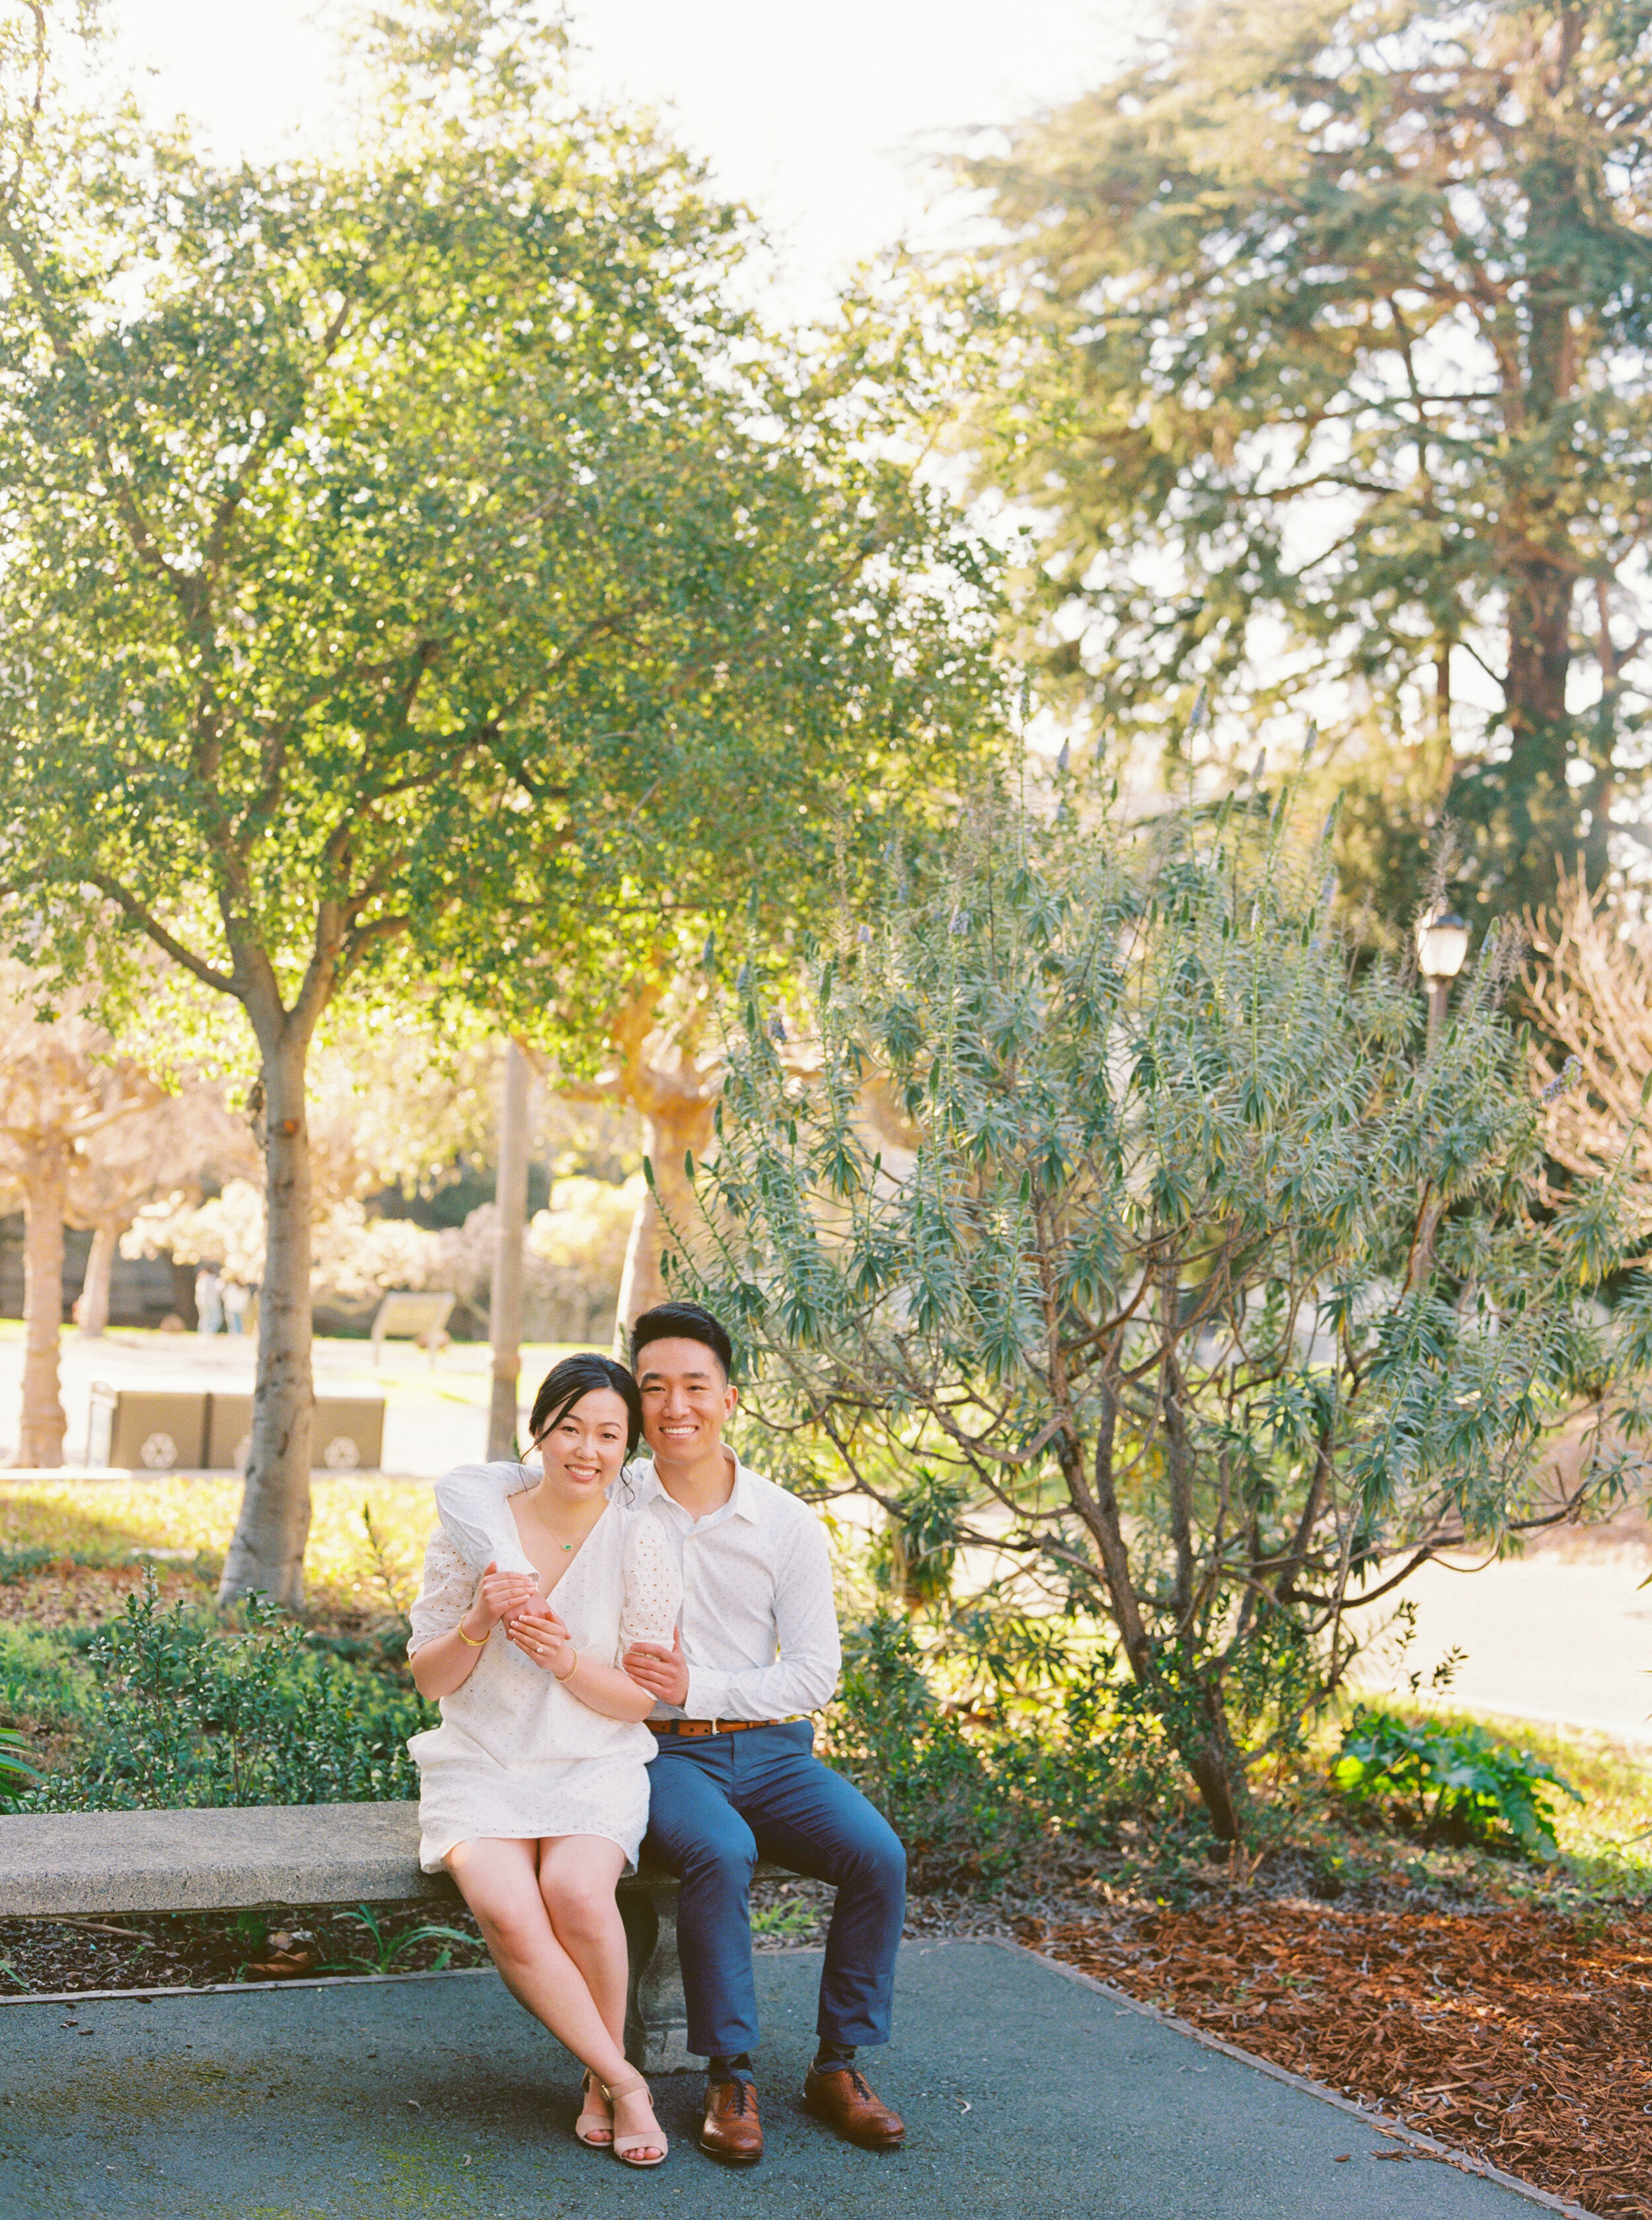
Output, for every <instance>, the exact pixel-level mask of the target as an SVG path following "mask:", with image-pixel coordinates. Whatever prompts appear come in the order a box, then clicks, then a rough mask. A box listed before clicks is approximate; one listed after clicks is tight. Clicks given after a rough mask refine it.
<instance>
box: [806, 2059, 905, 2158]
mask: <svg viewBox="0 0 1652 2220" xmlns="http://www.w3.org/2000/svg"><path fill="white" fill-rule="evenodd" d="M803 2104H804V2106H805V2109H806V2110H807V2111H811V2112H813V2113H814V2116H815V2117H816V2118H817V2119H820V2120H824V2121H825V2122H826V2125H827V2126H828V2127H832V2128H836V2130H838V2134H839V2135H840V2136H846V2137H847V2138H848V2140H849V2141H850V2142H851V2143H860V2144H863V2146H864V2147H865V2148H866V2149H868V2150H893V2149H894V2148H895V2146H896V2144H897V2143H899V2142H900V2141H901V2137H902V2136H904V2135H905V2134H906V2132H907V2123H906V2122H905V2121H904V2120H903V2119H902V2118H901V2115H900V2114H899V2112H892V2111H890V2110H889V2108H888V2105H884V2104H881V2103H880V2102H879V2101H878V2099H877V2098H876V2096H874V2095H873V2093H872V2090H871V2086H870V2083H869V2082H868V2081H867V2079H866V2076H865V2075H864V2074H863V2073H862V2072H861V2071H860V2068H859V2067H856V2066H824V2067H823V2066H811V2067H810V2068H809V2070H808V2076H807V2080H805V2081H804V2083H803Z"/></svg>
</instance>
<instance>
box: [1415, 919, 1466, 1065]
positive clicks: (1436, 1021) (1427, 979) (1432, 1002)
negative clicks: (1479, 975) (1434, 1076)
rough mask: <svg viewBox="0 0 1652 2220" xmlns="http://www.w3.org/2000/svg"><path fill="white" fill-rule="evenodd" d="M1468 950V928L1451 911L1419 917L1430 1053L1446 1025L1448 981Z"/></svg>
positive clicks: (1420, 965)
mask: <svg viewBox="0 0 1652 2220" xmlns="http://www.w3.org/2000/svg"><path fill="white" fill-rule="evenodd" d="M1467 955H1468V926H1467V925H1466V924H1465V923H1464V922H1463V920H1462V918H1460V917H1459V916H1458V915H1457V914H1456V912H1455V911H1454V910H1449V909H1445V908H1443V907H1442V908H1441V909H1439V910H1438V911H1437V913H1436V914H1435V915H1434V916H1432V917H1429V918H1423V919H1421V920H1418V926H1417V966H1418V970H1420V971H1421V973H1422V975H1423V984H1424V986H1425V987H1426V988H1427V989H1428V1053H1429V1054H1430V1055H1431V1056H1432V1055H1433V1053H1434V1051H1435V1049H1436V1048H1437V1045H1438V1044H1439V1038H1440V1033H1441V1030H1442V1028H1443V1026H1444V1024H1445V1011H1446V1004H1447V1003H1448V1002H1449V1000H1450V998H1451V982H1452V981H1453V980H1454V979H1455V978H1456V976H1457V974H1458V972H1459V971H1461V970H1462V966H1463V959H1464V957H1466V956H1467Z"/></svg>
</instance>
